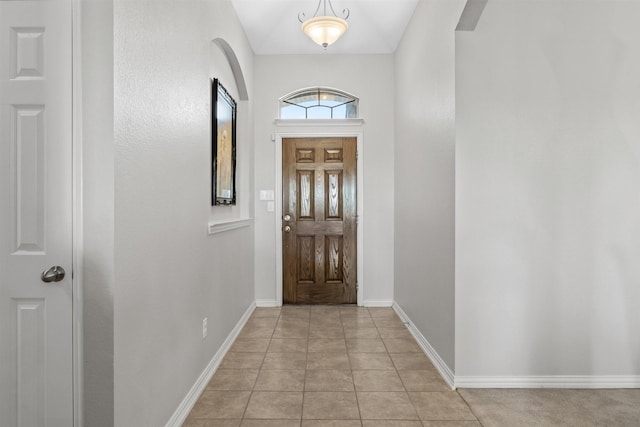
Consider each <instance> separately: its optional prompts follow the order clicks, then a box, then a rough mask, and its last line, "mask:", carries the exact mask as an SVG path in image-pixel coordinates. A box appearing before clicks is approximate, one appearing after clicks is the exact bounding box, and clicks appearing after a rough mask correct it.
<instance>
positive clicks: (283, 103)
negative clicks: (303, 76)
mask: <svg viewBox="0 0 640 427" xmlns="http://www.w3.org/2000/svg"><path fill="white" fill-rule="evenodd" d="M314 95H315V99H314V98H313V96H314ZM331 96H333V97H335V98H344V99H345V100H346V101H345V102H340V101H334V102H335V104H333V103H332V102H331V100H330V99H328V98H329V97H331ZM314 101H315V103H314ZM359 104H360V99H359V98H358V97H357V96H355V95H352V94H350V93H348V92H345V91H343V90H340V89H335V88H331V87H325V86H313V87H307V88H302V89H298V90H296V91H293V92H291V93H288V94H287V95H284V96H282V97H280V98H279V99H278V118H279V119H281V120H318V119H321V120H349V119H358V118H359V117H360V105H359ZM289 106H296V107H299V108H302V109H304V113H305V114H304V117H287V116H286V115H284V116H283V110H284V109H285V108H287V107H289ZM343 106H345V107H346V108H345V116H344V117H335V114H334V111H336V109H338V108H340V107H343ZM349 107H351V108H349ZM325 108H326V109H329V110H330V111H331V114H330V117H328V118H327V117H309V110H313V109H325Z"/></svg>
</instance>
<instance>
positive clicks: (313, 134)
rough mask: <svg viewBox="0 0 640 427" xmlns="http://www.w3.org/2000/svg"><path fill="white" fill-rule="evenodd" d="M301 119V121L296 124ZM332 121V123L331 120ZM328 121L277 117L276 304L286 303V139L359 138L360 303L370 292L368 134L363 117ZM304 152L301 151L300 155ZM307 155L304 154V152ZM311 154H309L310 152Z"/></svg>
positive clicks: (358, 240)
mask: <svg viewBox="0 0 640 427" xmlns="http://www.w3.org/2000/svg"><path fill="white" fill-rule="evenodd" d="M296 122H297V123H296ZM327 122H331V123H327ZM340 122H342V121H338V120H324V121H309V120H306V121H304V123H300V121H295V120H293V121H287V120H276V122H275V125H276V132H275V141H274V142H275V173H276V176H275V230H276V247H275V253H276V260H275V262H276V305H278V306H281V305H282V303H283V274H284V273H283V267H282V261H283V255H282V249H283V247H282V232H281V231H280V230H282V227H283V225H284V224H283V220H282V215H283V212H282V201H283V194H282V150H283V147H282V140H283V139H286V138H323V137H331V138H356V147H357V152H358V156H357V160H356V165H357V166H356V169H357V171H356V182H357V191H356V200H357V210H356V212H357V216H358V220H357V223H356V227H357V233H356V235H357V239H356V245H357V248H358V250H357V256H356V264H357V266H356V275H357V277H358V290H357V304H358V306H363V305H364V292H366V283H365V280H364V279H365V277H364V252H365V250H366V248H365V247H364V243H363V242H364V227H363V224H364V221H365V218H364V215H363V209H362V207H363V206H364V197H365V194H364V181H363V176H364V175H363V173H364V157H365V155H364V151H365V150H364V134H363V130H362V126H363V125H364V121H363V120H349V121H344V122H342V123H340ZM300 154H301V153H298V155H300ZM302 154H303V155H304V153H302ZM306 155H307V156H308V155H309V154H308V153H307V154H306ZM327 155H333V156H335V155H337V153H325V156H327Z"/></svg>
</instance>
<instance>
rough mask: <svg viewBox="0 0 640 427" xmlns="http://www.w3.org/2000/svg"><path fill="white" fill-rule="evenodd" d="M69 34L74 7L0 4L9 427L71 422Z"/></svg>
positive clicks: (1, 257)
mask: <svg viewBox="0 0 640 427" xmlns="http://www.w3.org/2000/svg"><path fill="white" fill-rule="evenodd" d="M71 37H72V7H71V0H41V1H25V0H21V1H7V0H0V414H1V415H0V424H1V425H2V426H3V427H4V426H7V427H13V426H24V427H27V426H28V427H39V426H45V425H46V426H49V427H58V426H60V427H62V426H65V427H69V426H71V425H72V423H73V370H72V284H71V270H72V86H71V82H72V68H71V66H72V38H71ZM52 266H60V267H62V268H63V269H64V270H66V276H65V277H64V278H62V277H61V276H62V275H61V274H60V272H59V271H58V272H54V271H51V272H50V275H49V276H50V279H51V280H54V281H51V282H48V283H45V282H44V281H43V280H42V279H41V273H42V272H43V271H45V270H48V269H49V268H50V267H52ZM58 279H61V280H59V281H55V280H58Z"/></svg>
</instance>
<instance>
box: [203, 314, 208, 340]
mask: <svg viewBox="0 0 640 427" xmlns="http://www.w3.org/2000/svg"><path fill="white" fill-rule="evenodd" d="M207 321H208V319H207V318H206V317H205V318H204V319H202V339H205V338H206V337H207Z"/></svg>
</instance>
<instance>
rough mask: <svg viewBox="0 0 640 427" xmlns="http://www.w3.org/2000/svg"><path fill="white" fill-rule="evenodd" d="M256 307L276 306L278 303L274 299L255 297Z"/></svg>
mask: <svg viewBox="0 0 640 427" xmlns="http://www.w3.org/2000/svg"><path fill="white" fill-rule="evenodd" d="M256 307H278V303H277V302H276V300H274V299H257V300H256Z"/></svg>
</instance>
